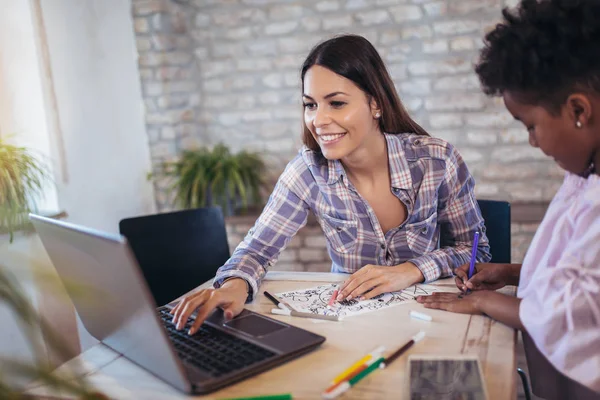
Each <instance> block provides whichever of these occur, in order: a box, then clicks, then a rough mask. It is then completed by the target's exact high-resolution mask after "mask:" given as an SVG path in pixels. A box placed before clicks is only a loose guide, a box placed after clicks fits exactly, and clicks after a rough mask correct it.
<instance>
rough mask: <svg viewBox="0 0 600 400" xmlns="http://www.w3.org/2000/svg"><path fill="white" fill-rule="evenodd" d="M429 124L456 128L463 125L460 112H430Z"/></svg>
mask: <svg viewBox="0 0 600 400" xmlns="http://www.w3.org/2000/svg"><path fill="white" fill-rule="evenodd" d="M429 124H430V125H431V127H432V128H456V127H459V126H462V125H463V121H462V117H461V116H460V115H458V114H430V115H429Z"/></svg>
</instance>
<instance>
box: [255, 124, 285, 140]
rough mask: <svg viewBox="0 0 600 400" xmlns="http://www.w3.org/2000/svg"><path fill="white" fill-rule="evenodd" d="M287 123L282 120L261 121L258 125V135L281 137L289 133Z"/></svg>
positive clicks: (266, 137)
mask: <svg viewBox="0 0 600 400" xmlns="http://www.w3.org/2000/svg"><path fill="white" fill-rule="evenodd" d="M289 128H290V127H289V125H288V124H285V123H282V122H268V123H263V124H262V125H261V127H260V136H261V137H263V138H265V139H271V138H283V137H285V136H287V135H288V134H289V130H290V129H289Z"/></svg>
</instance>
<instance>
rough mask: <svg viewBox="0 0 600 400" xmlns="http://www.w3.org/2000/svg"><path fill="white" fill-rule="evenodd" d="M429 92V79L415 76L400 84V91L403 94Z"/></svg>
mask: <svg viewBox="0 0 600 400" xmlns="http://www.w3.org/2000/svg"><path fill="white" fill-rule="evenodd" d="M430 92H431V81H430V80H429V79H422V78H415V79H410V80H406V81H404V82H402V83H401V84H400V93H402V94H403V95H424V94H429V93H430Z"/></svg>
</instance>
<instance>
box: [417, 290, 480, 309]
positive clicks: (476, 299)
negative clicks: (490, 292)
mask: <svg viewBox="0 0 600 400" xmlns="http://www.w3.org/2000/svg"><path fill="white" fill-rule="evenodd" d="M485 295H486V293H485V292H472V293H470V294H463V293H440V292H436V293H434V294H432V295H431V296H417V302H418V303H421V304H423V305H424V306H425V308H435V309H438V310H445V311H450V312H455V313H459V314H475V315H477V314H483V313H482V312H481V309H480V303H481V301H482V298H484V297H485Z"/></svg>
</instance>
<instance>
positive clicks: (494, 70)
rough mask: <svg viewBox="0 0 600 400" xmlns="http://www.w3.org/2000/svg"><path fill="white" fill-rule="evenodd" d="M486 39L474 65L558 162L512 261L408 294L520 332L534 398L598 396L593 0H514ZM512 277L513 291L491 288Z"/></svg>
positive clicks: (599, 119) (599, 109)
mask: <svg viewBox="0 0 600 400" xmlns="http://www.w3.org/2000/svg"><path fill="white" fill-rule="evenodd" d="M503 15H504V21H503V23H502V24H499V25H498V26H497V27H496V28H495V29H494V30H493V31H492V32H490V33H489V34H488V35H487V36H486V47H485V48H484V49H483V51H482V54H481V59H480V62H479V64H478V66H477V68H476V71H477V73H478V75H479V77H480V80H481V82H482V84H483V86H484V90H485V92H486V93H488V94H492V95H500V96H502V97H503V99H504V103H505V105H506V108H507V109H508V111H509V112H510V113H511V114H512V115H513V116H514V117H515V118H516V119H517V120H519V121H521V122H522V123H523V124H524V125H525V127H526V128H527V131H528V132H529V142H530V144H531V145H532V146H534V147H539V148H540V149H541V150H542V151H543V152H544V153H545V154H547V155H548V156H550V157H552V158H554V160H555V161H556V162H557V163H558V165H560V166H561V167H562V168H564V169H565V170H566V171H567V173H566V176H565V180H564V183H563V185H562V187H561V188H560V189H559V191H558V193H557V194H556V196H555V197H554V199H553V201H552V203H551V204H550V207H549V209H548V211H547V213H546V216H545V217H544V220H543V221H542V223H541V225H540V227H539V229H538V231H537V233H536V235H535V237H534V239H533V241H532V243H531V246H530V248H529V251H528V253H527V255H526V257H525V260H524V262H523V265H514V264H513V265H498V264H478V265H477V273H476V274H474V275H473V277H472V278H471V279H470V280H469V279H468V277H467V270H468V266H467V265H464V266H462V267H460V268H459V269H457V270H456V275H457V278H456V281H457V285H458V287H459V288H460V289H461V290H466V289H471V290H474V291H475V292H473V293H472V294H469V295H460V296H457V295H456V294H448V293H446V294H439V295H433V296H430V297H422V298H419V299H418V301H419V302H421V303H423V304H425V307H429V308H439V309H444V310H449V311H453V312H460V313H470V314H487V315H489V316H490V317H492V318H494V319H497V320H498V321H501V322H503V323H505V324H507V325H509V326H512V327H514V328H518V329H520V330H522V332H523V339H524V344H525V350H526V354H527V359H528V364H529V370H530V374H531V377H532V384H533V390H534V393H535V394H537V395H539V396H541V397H543V398H547V399H596V398H600V177H599V176H598V170H597V169H596V167H595V166H600V48H599V47H598V46H599V44H600V2H599V1H597V0H542V1H536V0H523V1H522V2H521V4H520V7H519V8H518V9H517V10H516V11H515V12H510V11H508V10H504V11H503ZM505 284H518V285H519V289H518V296H517V297H516V298H515V297H511V296H506V295H503V294H500V293H496V292H493V291H485V290H480V289H497V288H500V287H502V286H504V285H505Z"/></svg>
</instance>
